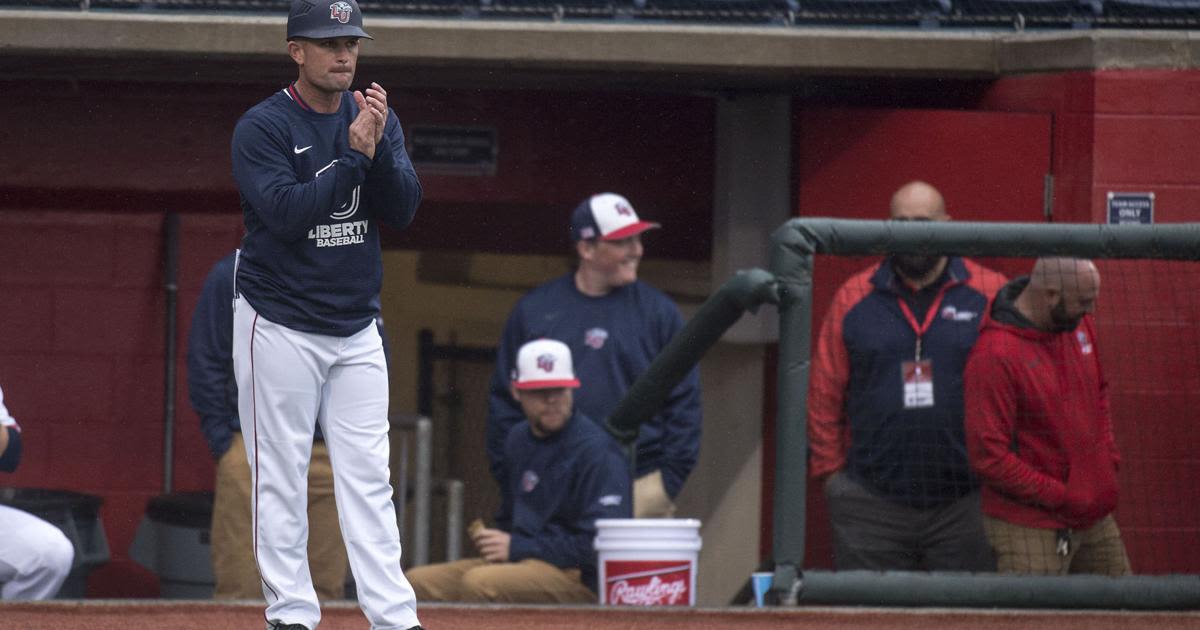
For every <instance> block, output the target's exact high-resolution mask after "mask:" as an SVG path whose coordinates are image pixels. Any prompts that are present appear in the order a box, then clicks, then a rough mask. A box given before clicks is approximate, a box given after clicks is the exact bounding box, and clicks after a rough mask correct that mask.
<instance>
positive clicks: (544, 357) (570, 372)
mask: <svg viewBox="0 0 1200 630" xmlns="http://www.w3.org/2000/svg"><path fill="white" fill-rule="evenodd" d="M513 384H514V385H515V386H516V388H517V389H549V388H554V387H579V379H577V378H575V368H574V366H573V365H572V363H571V349H570V348H568V347H567V344H565V343H563V342H561V341H556V340H554V339H537V340H534V341H530V342H528V343H526V344H525V345H523V346H521V349H520V350H518V351H517V369H516V378H514V379H513Z"/></svg>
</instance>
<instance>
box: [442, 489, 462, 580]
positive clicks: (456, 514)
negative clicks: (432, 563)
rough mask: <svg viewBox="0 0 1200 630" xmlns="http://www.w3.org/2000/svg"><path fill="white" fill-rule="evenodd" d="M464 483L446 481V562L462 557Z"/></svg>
mask: <svg viewBox="0 0 1200 630" xmlns="http://www.w3.org/2000/svg"><path fill="white" fill-rule="evenodd" d="M462 533H463V482H461V481H459V480H458V479H447V480H446V562H453V561H455V560H458V559H459V558H461V557H462Z"/></svg>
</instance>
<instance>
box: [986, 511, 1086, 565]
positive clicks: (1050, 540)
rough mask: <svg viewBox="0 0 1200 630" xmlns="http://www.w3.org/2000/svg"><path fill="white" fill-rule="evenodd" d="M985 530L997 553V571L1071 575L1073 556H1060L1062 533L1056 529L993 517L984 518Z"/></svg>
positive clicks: (1072, 551)
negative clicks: (1015, 522) (1036, 526)
mask: <svg viewBox="0 0 1200 630" xmlns="http://www.w3.org/2000/svg"><path fill="white" fill-rule="evenodd" d="M983 529H984V531H985V532H987V537H988V543H989V544H991V546H992V549H993V550H994V551H995V553H996V570H997V571H1000V572H1001V573H1024V574H1030V575H1066V574H1067V567H1068V566H1070V565H1069V559H1070V555H1067V556H1060V555H1058V552H1057V545H1058V534H1057V532H1056V531H1055V530H1053V529H1037V528H1033V527H1022V526H1020V525H1014V524H1012V523H1009V522H1007V521H1002V520H1000V519H998V518H993V517H991V516H984V517H983ZM1071 553H1074V550H1071Z"/></svg>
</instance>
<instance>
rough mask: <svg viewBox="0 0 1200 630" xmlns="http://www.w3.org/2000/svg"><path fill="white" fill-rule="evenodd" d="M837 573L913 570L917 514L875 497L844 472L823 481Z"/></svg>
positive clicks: (916, 560) (914, 566) (916, 559)
mask: <svg viewBox="0 0 1200 630" xmlns="http://www.w3.org/2000/svg"><path fill="white" fill-rule="evenodd" d="M825 497H826V502H827V503H828V505H829V520H830V523H831V525H832V526H833V556H834V568H835V569H837V570H838V571H848V570H854V569H866V570H872V571H889V570H890V571H899V570H916V569H918V568H919V566H918V562H919V561H920V558H919V557H918V554H917V550H916V545H915V542H914V539H915V537H916V535H917V533H918V527H919V525H920V522H919V520H918V517H919V513H918V512H916V511H915V510H911V509H908V508H905V507H904V506H901V505H896V504H894V503H892V502H891V501H888V500H887V499H883V498H880V497H877V496H875V495H874V494H872V493H871V491H870V490H867V489H866V488H864V487H863V486H862V485H861V484H859V483H858V482H857V481H855V480H853V479H851V478H850V477H849V476H847V475H846V474H845V473H835V474H833V475H831V476H830V477H829V478H828V479H826V480H825Z"/></svg>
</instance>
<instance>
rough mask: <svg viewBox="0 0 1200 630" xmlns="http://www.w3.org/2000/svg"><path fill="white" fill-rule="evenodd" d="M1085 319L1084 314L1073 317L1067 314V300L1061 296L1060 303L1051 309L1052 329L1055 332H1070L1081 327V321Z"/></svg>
mask: <svg viewBox="0 0 1200 630" xmlns="http://www.w3.org/2000/svg"><path fill="white" fill-rule="evenodd" d="M1081 321H1083V315H1077V316H1075V317H1071V316H1070V315H1068V314H1067V303H1066V300H1064V299H1062V298H1059V300H1058V304H1055V305H1054V308H1051V309H1050V322H1051V330H1053V331H1055V332H1069V331H1072V330H1075V329H1076V328H1078V327H1079V322H1081Z"/></svg>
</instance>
